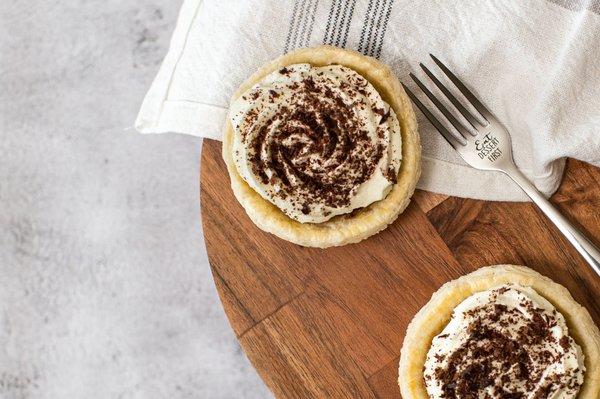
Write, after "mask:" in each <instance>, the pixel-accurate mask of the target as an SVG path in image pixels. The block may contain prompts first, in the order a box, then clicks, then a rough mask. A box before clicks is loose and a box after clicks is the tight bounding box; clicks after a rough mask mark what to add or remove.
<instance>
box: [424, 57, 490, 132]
mask: <svg viewBox="0 0 600 399" xmlns="http://www.w3.org/2000/svg"><path fill="white" fill-rule="evenodd" d="M419 65H420V66H421V69H423V71H424V72H425V73H426V74H427V76H429V79H431V80H432V81H433V83H435V85H436V86H437V87H438V88H439V89H440V90H441V91H442V93H444V95H445V96H446V98H448V100H450V102H451V103H452V105H454V106H455V107H456V109H457V110H458V112H460V113H461V115H462V116H464V117H465V119H466V120H467V121H468V122H469V123H470V124H471V126H473V128H476V126H483V125H482V124H481V122H479V121H478V120H477V118H475V116H473V115H472V114H471V113H470V112H469V111H468V110H467V109H466V108H465V107H464V105H462V103H461V102H460V101H458V99H457V98H456V97H454V94H452V93H451V92H450V90H448V89H447V88H446V86H444V84H443V83H442V82H440V80H439V79H438V78H437V77H436V76H435V75H434V74H433V73H432V72H431V71H430V70H429V68H427V67H426V66H425V64H423V63H422V62H421V63H419ZM469 133H471V134H475V133H476V132H471V131H469Z"/></svg>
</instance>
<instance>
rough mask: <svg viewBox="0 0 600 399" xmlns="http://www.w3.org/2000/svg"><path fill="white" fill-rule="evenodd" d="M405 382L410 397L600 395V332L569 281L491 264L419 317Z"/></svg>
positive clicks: (404, 364)
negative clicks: (565, 283)
mask: <svg viewBox="0 0 600 399" xmlns="http://www.w3.org/2000/svg"><path fill="white" fill-rule="evenodd" d="M398 383H399V385H400V390H401V392H402V397H403V398H404V399H507V398H509V399H513V398H519V399H571V398H578V399H598V398H600V331H598V327H597V326H596V325H595V324H594V321H593V320H592V318H591V316H590V314H589V313H588V311H587V310H586V309H585V308H583V307H582V306H581V305H579V304H578V303H577V302H576V301H575V300H574V299H573V297H572V296H571V294H569V291H567V289H566V288H565V287H563V286H562V285H559V284H557V283H555V282H553V281H552V280H550V279H549V278H547V277H544V276H542V275H541V274H539V273H537V272H535V271H533V270H532V269H529V268H527V267H524V266H513V265H499V266H490V267H484V268H482V269H479V270H477V271H476V272H473V273H471V274H468V275H466V276H463V277H461V278H459V279H457V280H454V281H451V282H449V283H446V284H445V285H443V286H442V287H441V288H440V289H439V290H438V291H437V292H436V293H435V294H433V296H432V297H431V300H430V301H429V302H428V303H427V304H426V305H425V306H424V307H423V308H422V309H421V310H420V311H419V312H418V313H417V314H416V315H415V317H414V319H413V320H412V322H411V323H410V325H409V326H408V329H407V331H406V337H405V338H404V344H403V346H402V352H401V355H400V368H399V376H398Z"/></svg>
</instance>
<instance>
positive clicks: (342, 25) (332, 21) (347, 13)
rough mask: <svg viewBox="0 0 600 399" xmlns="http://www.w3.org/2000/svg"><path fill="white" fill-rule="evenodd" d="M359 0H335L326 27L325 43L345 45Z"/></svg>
mask: <svg viewBox="0 0 600 399" xmlns="http://www.w3.org/2000/svg"><path fill="white" fill-rule="evenodd" d="M356 1H357V0H350V1H345V0H333V2H332V3H331V7H330V8H329V16H328V18H327V25H326V27H325V36H324V37H323V43H324V44H331V45H332V46H338V47H345V46H346V42H347V41H348V33H349V31H350V23H351V22H352V17H354V8H355V7H356Z"/></svg>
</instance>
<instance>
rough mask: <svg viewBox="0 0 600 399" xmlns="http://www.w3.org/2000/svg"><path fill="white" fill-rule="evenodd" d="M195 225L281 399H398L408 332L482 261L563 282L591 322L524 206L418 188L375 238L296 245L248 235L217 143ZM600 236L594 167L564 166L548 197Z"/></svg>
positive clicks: (573, 270) (572, 279)
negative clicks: (447, 287)
mask: <svg viewBox="0 0 600 399" xmlns="http://www.w3.org/2000/svg"><path fill="white" fill-rule="evenodd" d="M201 182H202V183H201V200H202V222H203V227H204V235H205V240H206V247H207V251H208V257H209V260H210V264H211V267H212V272H213V276H214V280H215V283H216V286H217V289H218V291H219V295H220V297H221V300H222V302H223V306H224V308H225V312H226V313H227V316H228V317H229V321H230V323H231V326H232V328H233V330H234V331H235V333H236V335H237V337H238V339H239V341H240V343H241V345H242V347H243V348H244V350H245V352H246V354H247V355H248V357H249V359H250V360H251V362H252V364H253V365H254V366H255V367H256V369H257V370H258V373H259V374H260V375H261V377H262V378H263V380H264V381H265V383H266V384H267V385H268V386H269V388H270V389H271V390H272V391H273V393H274V394H275V395H276V396H277V397H282V398H400V393H399V390H398V387H397V385H396V379H397V366H398V357H399V351H400V346H401V344H402V340H403V338H404V332H405V330H406V326H407V325H408V323H409V322H410V320H411V318H412V317H413V315H414V314H415V313H416V312H417V311H418V310H419V309H420V308H421V306H423V305H424V304H425V303H426V302H427V301H428V299H429V298H430V296H431V294H432V293H433V292H434V291H435V290H437V289H438V288H439V287H440V286H441V285H442V284H443V283H445V282H446V281H448V280H451V279H454V278H457V277H459V276H461V275H463V274H465V273H468V272H470V271H473V270H475V269H477V268H479V267H481V266H485V265H491V264H498V263H515V264H523V265H527V266H530V267H532V268H534V269H536V270H538V271H539V272H541V273H543V274H545V275H547V276H549V277H551V278H552V279H554V280H555V281H557V282H559V283H561V284H563V285H565V286H566V287H567V288H568V289H569V290H570V291H571V293H572V294H573V296H574V297H575V299H576V300H578V301H579V302H580V303H581V304H582V305H584V306H586V307H587V308H588V310H589V311H590V313H591V314H592V317H593V318H594V320H595V322H596V323H597V324H598V323H599V322H600V302H598V301H597V300H594V298H595V297H597V296H596V294H595V293H598V292H600V278H596V277H595V276H594V275H593V273H592V272H591V271H590V269H589V268H588V267H587V265H586V264H585V262H584V261H583V260H582V259H581V258H580V257H579V255H578V254H577V252H576V251H575V250H574V249H572V248H571V246H570V245H569V244H568V243H567V241H566V240H565V239H563V238H562V237H561V235H560V233H559V232H558V230H557V229H556V228H555V227H554V226H553V225H552V224H551V223H550V222H548V221H547V220H546V219H545V218H544V216H543V215H542V214H541V213H540V212H539V211H538V210H537V209H536V208H535V207H534V205H532V204H529V203H504V202H485V201H476V200H470V199H460V198H455V197H447V196H443V195H439V194H431V193H427V192H423V191H419V192H417V193H416V194H415V197H414V201H412V202H411V204H410V205H409V207H408V208H407V209H406V211H405V212H404V213H403V214H402V215H401V216H400V217H399V218H398V220H397V221H396V222H395V223H393V224H392V225H391V226H390V227H389V228H387V229H386V230H384V231H383V232H381V233H379V234H377V235H376V236H373V237H371V238H369V239H367V240H365V241H363V242H361V243H358V244H353V245H348V246H344V247H340V248H329V249H325V250H322V249H313V248H303V247H300V246H297V245H294V244H291V243H288V242H286V241H283V240H281V239H279V238H277V237H275V236H272V235H270V234H267V233H264V232H262V231H261V230H259V229H258V228H256V227H255V226H254V225H253V224H252V222H251V221H250V219H249V218H248V217H247V216H246V214H245V212H244V210H243V209H242V207H241V206H240V205H239V204H238V202H237V200H236V199H235V197H234V196H233V193H232V191H231V189H230V188H229V177H228V175H227V171H226V169H225V164H224V163H223V161H222V159H221V144H220V143H219V142H216V141H212V140H205V141H204V146H203V151H202V165H201ZM552 202H553V203H555V204H556V205H557V206H558V207H559V209H560V210H561V211H563V212H564V213H565V214H566V215H567V216H568V217H569V218H570V219H571V220H573V221H576V222H578V224H579V225H580V226H581V227H582V228H583V229H584V230H585V231H587V232H588V233H589V236H590V237H592V238H593V239H594V241H595V242H596V243H598V238H600V212H599V209H600V170H599V169H597V168H594V167H592V166H590V165H587V164H584V163H582V162H577V161H572V160H569V162H568V166H567V172H566V175H565V179H564V182H563V184H562V186H561V188H560V190H559V192H558V193H557V194H555V195H554V196H553V198H552Z"/></svg>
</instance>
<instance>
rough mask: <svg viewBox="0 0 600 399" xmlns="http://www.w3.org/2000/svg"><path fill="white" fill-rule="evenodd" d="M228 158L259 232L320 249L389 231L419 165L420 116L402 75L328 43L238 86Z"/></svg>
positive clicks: (290, 57) (241, 199)
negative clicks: (405, 89)
mask: <svg viewBox="0 0 600 399" xmlns="http://www.w3.org/2000/svg"><path fill="white" fill-rule="evenodd" d="M223 159H224V160H225V163H226V164H227V169H228V172H229V176H230V179H231V187H232V188H233V191H234V194H235V196H236V198H237V199H238V201H239V202H240V204H241V205H242V206H243V207H244V209H245V210H246V213H247V214H248V216H249V217H250V218H251V219H252V221H253V222H254V223H255V224H256V225H257V226H258V227H259V228H261V229H263V230H265V231H267V232H269V233H273V234H275V235H277V236H279V237H281V238H283V239H285V240H288V241H291V242H294V243H297V244H300V245H304V246H313V247H330V246H336V245H344V244H348V243H353V242H357V241H360V240H362V239H364V238H366V237H368V236H370V235H373V234H375V233H377V232H378V231H380V230H382V229H384V228H385V227H386V226H387V225H388V224H390V223H391V222H393V221H394V220H395V219H396V218H397V217H398V215H399V214H400V213H401V212H402V211H403V210H404V209H405V208H406V206H407V205H408V203H409V200H410V197H411V195H412V194H413V192H414V189H415V186H416V183H417V180H418V178H419V175H420V170H421V169H420V167H421V162H420V160H421V148H420V142H419V135H418V133H417V125H416V119H415V115H414V112H413V109H412V107H411V104H410V101H409V99H408V97H407V96H406V94H405V92H404V90H403V89H402V87H401V85H400V83H399V81H398V79H397V78H396V77H395V76H394V74H393V73H392V72H391V71H390V69H389V68H388V67H387V66H385V65H383V64H382V63H380V62H379V61H377V60H375V59H373V58H371V57H366V56H363V55H361V54H359V53H357V52H355V51H350V50H344V49H340V48H336V47H331V46H321V47H316V48H306V49H301V50H298V51H294V52H292V53H289V54H286V55H284V56H282V57H280V58H278V59H276V60H274V61H271V62H270V63H268V64H267V65H265V66H264V67H263V68H261V69H260V70H259V71H258V72H257V73H255V74H254V75H253V76H251V77H250V78H249V79H248V80H247V81H246V82H245V83H244V84H242V85H241V87H240V88H239V90H238V91H237V92H236V93H235V94H234V96H233V100H232V103H231V107H230V113H229V118H228V121H227V124H226V128H225V131H224V135H223Z"/></svg>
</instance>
